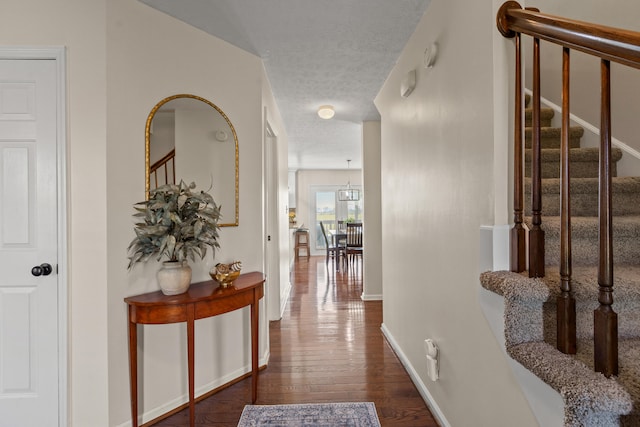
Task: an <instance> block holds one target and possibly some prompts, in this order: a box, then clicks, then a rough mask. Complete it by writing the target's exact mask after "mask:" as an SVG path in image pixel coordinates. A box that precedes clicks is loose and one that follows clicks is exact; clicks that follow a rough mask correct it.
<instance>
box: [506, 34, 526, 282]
mask: <svg viewBox="0 0 640 427" xmlns="http://www.w3.org/2000/svg"><path fill="white" fill-rule="evenodd" d="M520 39H521V37H520V34H517V35H516V36H515V42H516V43H515V46H516V75H515V95H516V96H515V98H516V104H515V117H514V135H513V168H514V172H513V175H514V183H513V222H514V224H513V228H512V229H511V243H510V245H511V271H514V272H516V273H520V272H522V271H525V270H526V269H527V260H526V252H527V250H526V239H527V236H526V230H525V228H524V226H523V221H524V217H523V212H524V158H523V156H524V150H523V141H522V133H523V126H522V105H523V102H522V91H523V87H522V56H521V51H522V47H521V44H520Z"/></svg>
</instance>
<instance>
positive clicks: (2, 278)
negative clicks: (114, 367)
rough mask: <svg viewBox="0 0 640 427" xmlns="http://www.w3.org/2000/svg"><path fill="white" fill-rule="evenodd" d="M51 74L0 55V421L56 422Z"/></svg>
mask: <svg viewBox="0 0 640 427" xmlns="http://www.w3.org/2000/svg"><path fill="white" fill-rule="evenodd" d="M56 76H57V74H56V61H55V60H31V59H28V60H13V59H11V60H7V59H0V427H22V426H28V427H31V426H33V427H36V426H37V427H44V426H58V424H59V421H58V420H59V416H60V414H59V407H58V399H59V391H58V385H59V378H58V375H59V374H58V372H59V359H58V358H59V351H61V350H59V349H58V343H59V333H60V332H59V325H58V286H59V283H58V275H57V263H58V254H57V247H58V243H57V238H58V237H57V223H58V220H57V193H56V191H57V186H56V185H57V169H56V167H57V166H56V165H57V160H56V153H57V145H56V144H57V141H56V135H57V130H56V125H57V119H56V106H57V102H56V83H57V77H56ZM47 265H50V266H51V267H50V269H49V268H48V267H47Z"/></svg>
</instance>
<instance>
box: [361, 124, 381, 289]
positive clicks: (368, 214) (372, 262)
mask: <svg viewBox="0 0 640 427" xmlns="http://www.w3.org/2000/svg"><path fill="white" fill-rule="evenodd" d="M380 148H381V141H380V122H364V123H363V124H362V159H363V163H364V168H363V169H362V179H363V181H364V186H363V190H364V199H363V200H364V212H365V221H366V228H367V231H366V233H364V236H363V245H364V247H365V248H367V250H366V251H365V253H364V257H363V271H364V280H363V281H362V284H363V290H362V298H363V299H365V300H379V299H382V245H383V242H382V223H381V216H380V215H381V210H382V206H381V204H380V197H381V195H380V186H381V181H380V180H381V177H380V174H381V170H380Z"/></svg>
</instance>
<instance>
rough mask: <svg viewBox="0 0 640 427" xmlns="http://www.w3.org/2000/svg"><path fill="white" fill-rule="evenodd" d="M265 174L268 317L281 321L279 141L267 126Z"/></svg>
mask: <svg viewBox="0 0 640 427" xmlns="http://www.w3.org/2000/svg"><path fill="white" fill-rule="evenodd" d="M265 163H266V167H265V174H266V184H265V185H266V193H267V194H266V196H265V200H266V206H265V209H266V212H265V216H266V227H267V247H266V250H265V257H266V261H265V263H266V276H267V317H268V319H269V320H280V304H281V290H280V266H279V261H280V237H279V236H280V233H279V231H278V185H277V184H278V178H277V176H278V175H277V174H278V156H277V139H276V137H275V134H274V133H273V131H272V130H271V127H270V126H269V125H268V124H267V127H266V136H265Z"/></svg>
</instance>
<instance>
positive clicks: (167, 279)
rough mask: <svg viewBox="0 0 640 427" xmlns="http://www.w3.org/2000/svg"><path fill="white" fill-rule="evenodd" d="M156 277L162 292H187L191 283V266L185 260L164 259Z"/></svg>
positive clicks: (168, 293)
mask: <svg viewBox="0 0 640 427" xmlns="http://www.w3.org/2000/svg"><path fill="white" fill-rule="evenodd" d="M157 278H158V284H159V285H160V289H161V290H162V293H163V294H165V295H178V294H182V293H185V292H187V289H189V285H190V284H191V267H190V266H189V264H187V261H183V262H179V261H164V262H163V263H162V268H161V269H160V270H158V273H157Z"/></svg>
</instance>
